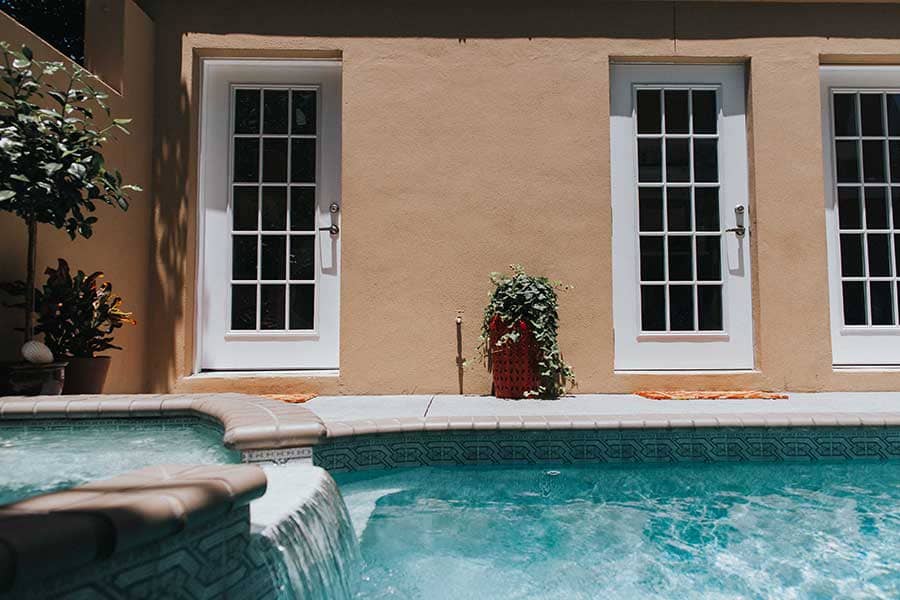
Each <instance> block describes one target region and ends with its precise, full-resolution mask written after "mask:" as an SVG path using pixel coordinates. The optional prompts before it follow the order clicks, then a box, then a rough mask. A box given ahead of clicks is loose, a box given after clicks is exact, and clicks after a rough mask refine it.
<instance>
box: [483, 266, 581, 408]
mask: <svg viewBox="0 0 900 600" xmlns="http://www.w3.org/2000/svg"><path fill="white" fill-rule="evenodd" d="M510 269H511V270H512V275H504V274H502V273H491V281H492V282H493V284H494V291H493V292H492V293H491V296H490V302H489V303H488V305H487V307H486V308H485V309H484V319H483V321H482V326H481V338H480V344H479V346H478V350H479V352H480V354H481V356H482V357H483V358H484V359H485V361H486V363H487V367H488V370H489V371H491V373H492V375H493V387H494V390H493V391H494V394H495V395H496V396H497V397H498V398H558V397H559V396H561V395H563V394H565V392H566V388H567V386H569V385H572V386H574V385H575V372H574V371H573V370H572V367H570V366H569V365H567V364H566V363H565V362H564V361H563V358H562V355H561V354H560V351H559V344H558V343H557V330H558V327H559V315H558V312H557V311H558V301H557V297H556V291H557V290H558V289H568V288H567V287H566V286H564V285H562V284H561V283H559V282H558V281H550V280H549V279H547V278H546V277H535V276H532V275H528V274H527V273H526V272H525V269H524V268H523V267H522V266H520V265H512V266H511V267H510Z"/></svg>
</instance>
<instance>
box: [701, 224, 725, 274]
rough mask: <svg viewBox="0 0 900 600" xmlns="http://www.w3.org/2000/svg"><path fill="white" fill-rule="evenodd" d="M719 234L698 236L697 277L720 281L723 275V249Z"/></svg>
mask: <svg viewBox="0 0 900 600" xmlns="http://www.w3.org/2000/svg"><path fill="white" fill-rule="evenodd" d="M720 248H721V244H720V242H719V236H717V235H698V236H697V279H700V280H702V281H718V280H719V279H721V277H722V251H721V249H720Z"/></svg>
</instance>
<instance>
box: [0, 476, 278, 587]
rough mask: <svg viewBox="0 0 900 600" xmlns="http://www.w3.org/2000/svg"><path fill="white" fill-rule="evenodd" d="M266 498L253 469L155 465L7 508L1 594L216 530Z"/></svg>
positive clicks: (0, 527)
mask: <svg viewBox="0 0 900 600" xmlns="http://www.w3.org/2000/svg"><path fill="white" fill-rule="evenodd" d="M265 490H266V476H265V473H264V472H263V470H262V469H261V468H260V467H257V466H253V465H201V466H191V465H157V466H153V467H147V468H145V469H140V470H137V471H132V472H130V473H126V474H124V475H120V476H118V477H114V478H112V479H107V480H102V481H94V482H91V483H88V484H86V485H83V486H80V487H77V488H73V489H71V490H67V491H64V492H58V493H52V494H46V495H43V496H36V497H34V498H29V499H27V500H23V501H21V502H17V503H15V504H10V505H6V506H4V507H2V508H0V594H3V593H5V592H8V591H10V590H15V589H17V588H18V587H19V586H21V585H28V584H29V582H30V583H33V582H36V581H41V580H42V579H43V578H46V577H48V576H53V575H55V574H58V573H61V572H64V571H70V570H72V569H77V568H79V567H84V566H86V565H89V564H92V563H94V562H96V561H99V560H103V559H106V558H109V557H111V556H114V555H119V554H122V553H124V552H127V551H129V550H134V549H136V548H138V547H141V546H147V545H148V544H152V543H155V542H159V541H161V540H163V539H165V538H171V537H173V536H175V535H176V534H179V533H181V532H183V531H186V530H188V529H191V530H195V529H197V528H198V527H201V526H203V525H206V524H211V523H214V522H220V521H222V520H223V519H224V518H225V517H226V515H229V514H230V513H232V512H234V511H235V510H237V509H241V508H242V507H244V506H246V505H247V504H249V502H250V501H251V500H254V499H256V498H258V497H260V496H262V495H263V493H264V492H265ZM245 510H246V509H245Z"/></svg>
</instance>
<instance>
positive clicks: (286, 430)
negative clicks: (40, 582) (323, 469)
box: [0, 394, 326, 552]
mask: <svg viewBox="0 0 900 600" xmlns="http://www.w3.org/2000/svg"><path fill="white" fill-rule="evenodd" d="M184 415H194V416H201V417H208V418H212V419H215V420H216V421H218V422H220V423H221V424H222V426H223V428H224V429H225V433H224V436H223V441H224V443H225V445H226V446H228V447H229V448H234V449H236V450H242V451H244V450H258V449H273V448H297V447H304V446H310V445H313V444H315V443H317V442H318V440H319V439H320V438H322V437H323V436H324V435H325V433H326V431H325V426H324V425H323V424H322V421H321V420H320V419H319V417H318V416H317V415H316V414H315V413H313V412H312V411H310V410H309V409H307V408H305V407H304V406H301V405H298V404H287V403H284V402H280V401H277V400H271V399H269V398H260V397H258V396H250V395H245V394H187V395H120V396H114V395H109V396H37V397H22V396H12V397H3V398H0V419H36V418H38V419H40V418H51V419H52V418H56V419H60V418H61V419H77V418H116V417H165V416H184ZM0 552H2V550H0Z"/></svg>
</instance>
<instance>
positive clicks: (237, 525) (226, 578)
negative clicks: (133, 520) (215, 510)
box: [0, 506, 276, 600]
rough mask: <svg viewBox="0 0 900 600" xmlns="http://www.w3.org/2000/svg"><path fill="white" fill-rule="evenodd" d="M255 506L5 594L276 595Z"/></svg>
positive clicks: (120, 599) (114, 599) (116, 598)
mask: <svg viewBox="0 0 900 600" xmlns="http://www.w3.org/2000/svg"><path fill="white" fill-rule="evenodd" d="M250 538H251V534H250V508H249V506H242V507H240V508H236V509H234V510H233V511H231V512H230V513H228V514H227V515H226V516H224V517H223V518H222V519H221V520H219V521H212V522H208V523H204V524H203V525H201V526H198V527H196V528H193V529H191V528H188V529H186V530H184V531H182V532H181V533H179V534H177V535H174V536H172V537H169V538H166V539H164V540H162V541H160V542H155V543H150V544H147V545H144V546H141V547H138V548H135V549H134V550H131V551H126V552H123V553H122V554H117V555H114V556H113V557H111V558H109V559H107V560H101V561H98V562H96V563H93V564H92V565H90V566H87V567H83V568H79V569H78V570H77V571H75V572H68V573H63V574H61V575H59V576H56V577H52V578H48V579H47V580H42V581H23V582H19V583H18V585H16V586H15V587H14V588H13V589H12V590H10V592H9V593H8V594H0V598H67V599H70V598H71V599H78V600H82V599H84V600H87V599H89V598H90V599H93V598H104V599H110V600H124V599H132V598H148V599H149V598H183V599H185V600H188V599H190V600H193V599H211V598H234V599H236V598H259V599H268V598H272V599H274V598H275V597H276V593H275V590H274V589H272V586H271V583H270V582H271V578H270V577H269V575H268V571H267V569H266V568H265V566H264V565H257V564H254V562H253V561H254V558H253V555H252V553H250V552H247V549H248V548H249V546H250Z"/></svg>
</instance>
